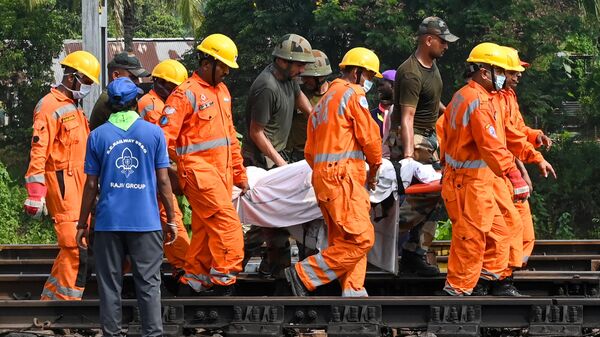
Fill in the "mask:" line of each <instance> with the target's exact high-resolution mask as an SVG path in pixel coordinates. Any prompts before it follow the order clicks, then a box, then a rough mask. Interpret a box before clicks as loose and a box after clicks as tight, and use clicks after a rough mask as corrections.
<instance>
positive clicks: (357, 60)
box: [340, 47, 383, 78]
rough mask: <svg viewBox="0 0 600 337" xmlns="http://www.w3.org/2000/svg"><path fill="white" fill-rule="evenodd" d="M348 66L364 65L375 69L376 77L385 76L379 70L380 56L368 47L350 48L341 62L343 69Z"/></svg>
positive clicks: (372, 69)
mask: <svg viewBox="0 0 600 337" xmlns="http://www.w3.org/2000/svg"><path fill="white" fill-rule="evenodd" d="M346 66H356V67H362V68H365V69H367V70H370V71H373V72H374V73H375V77H378V78H383V76H382V75H381V73H380V72H379V57H377V55H376V54H375V53H374V52H373V51H372V50H369V49H367V48H363V47H356V48H352V49H350V50H349V51H348V52H347V53H346V55H344V58H343V59H342V62H341V63H340V68H341V69H344V68H345V67H346Z"/></svg>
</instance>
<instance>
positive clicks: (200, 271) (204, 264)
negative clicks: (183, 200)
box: [180, 167, 244, 291]
mask: <svg viewBox="0 0 600 337" xmlns="http://www.w3.org/2000/svg"><path fill="white" fill-rule="evenodd" d="M231 189H232V187H230V186H226V185H225V184H224V183H223V180H222V179H221V177H219V175H218V174H217V173H216V171H215V169H214V168H212V167H211V168H206V167H204V168H197V169H195V170H194V171H192V170H187V171H186V176H185V185H184V194H185V195H186V197H187V199H188V201H189V203H190V206H191V207H192V239H191V241H190V246H189V248H188V252H187V254H186V263H185V268H184V269H185V275H184V276H183V277H182V278H181V280H180V281H181V282H183V283H187V284H189V285H190V286H191V287H192V288H194V289H195V290H196V291H200V290H202V289H201V287H199V286H200V285H201V286H202V288H207V287H210V286H212V284H218V285H229V284H233V283H235V281H236V276H235V275H237V273H239V272H240V271H241V270H242V259H243V254H244V235H243V232H242V225H241V223H240V220H239V218H238V215H237V212H236V211H235V209H234V208H233V204H232V202H231ZM207 280H208V281H209V282H207Z"/></svg>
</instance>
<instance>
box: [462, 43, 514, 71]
mask: <svg viewBox="0 0 600 337" xmlns="http://www.w3.org/2000/svg"><path fill="white" fill-rule="evenodd" d="M467 62H469V63H485V64H489V65H493V66H496V67H499V68H502V69H505V70H510V66H509V64H508V55H507V54H506V50H504V49H503V47H502V46H499V45H497V44H495V43H491V42H483V43H480V44H478V45H476V46H475V47H474V48H473V49H472V50H471V53H470V54H469V58H468V59H467Z"/></svg>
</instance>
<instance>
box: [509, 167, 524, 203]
mask: <svg viewBox="0 0 600 337" xmlns="http://www.w3.org/2000/svg"><path fill="white" fill-rule="evenodd" d="M506 177H507V178H508V180H510V183H511V184H512V185H513V191H514V200H515V201H521V200H527V198H529V186H528V185H527V182H526V181H525V179H523V176H521V172H519V170H518V169H514V170H512V171H510V172H508V174H507V175H506Z"/></svg>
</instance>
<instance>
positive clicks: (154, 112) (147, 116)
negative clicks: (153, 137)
mask: <svg viewBox="0 0 600 337" xmlns="http://www.w3.org/2000/svg"><path fill="white" fill-rule="evenodd" d="M164 107H165V102H163V100H162V98H160V96H158V94H157V93H156V92H155V91H154V89H152V90H150V91H149V92H148V93H147V94H145V95H144V96H142V98H140V100H139V101H138V113H139V114H140V117H142V118H143V119H144V120H146V121H148V122H150V123H152V124H156V125H158V122H159V120H160V116H162V112H163V108H164Z"/></svg>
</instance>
